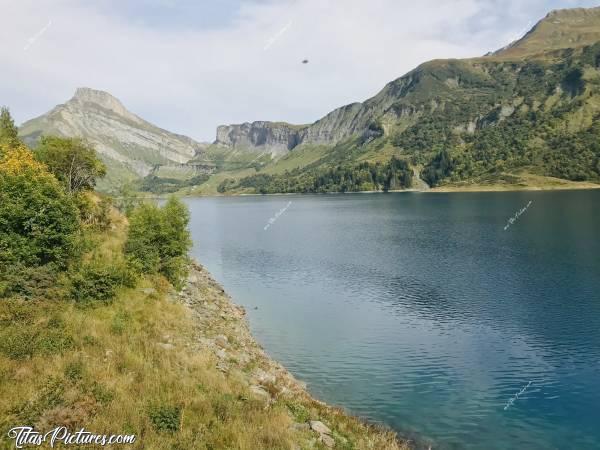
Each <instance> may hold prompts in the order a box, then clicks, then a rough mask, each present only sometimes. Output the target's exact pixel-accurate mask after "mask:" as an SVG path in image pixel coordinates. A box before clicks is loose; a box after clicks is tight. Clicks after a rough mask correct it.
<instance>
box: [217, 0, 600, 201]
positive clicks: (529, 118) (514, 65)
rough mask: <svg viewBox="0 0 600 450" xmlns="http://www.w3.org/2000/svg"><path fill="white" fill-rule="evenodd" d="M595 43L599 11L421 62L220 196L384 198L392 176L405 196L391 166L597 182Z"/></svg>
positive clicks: (599, 61) (406, 180) (434, 176)
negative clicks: (473, 53) (483, 49)
mask: <svg viewBox="0 0 600 450" xmlns="http://www.w3.org/2000/svg"><path fill="white" fill-rule="evenodd" d="M598 41H600V8H593V9H574V10H561V11H555V12H552V13H550V14H549V15H548V16H546V18H544V19H543V20H542V21H540V22H539V23H538V24H537V25H536V26H535V27H534V28H533V29H532V30H531V31H530V32H529V33H528V34H527V35H526V36H525V37H524V38H523V39H521V40H519V41H517V42H515V43H513V44H511V45H510V46H508V47H506V48H504V49H502V50H500V51H498V52H496V53H494V54H490V55H486V56H485V57H481V58H474V59H466V60H435V61H430V62H427V63H425V64H423V65H421V66H419V67H418V68H416V69H415V70H413V71H411V72H409V73H408V74H406V75H405V76H403V77H401V78H399V79H397V80H395V81H392V82H391V83H389V84H388V85H387V86H385V88H384V89H383V90H382V91H381V92H380V93H379V94H377V95H376V96H375V97H373V98H371V99H369V100H367V101H365V102H364V103H358V104H352V105H348V106H346V107H343V108H340V109H338V110H336V111H334V112H332V113H330V114H328V115H327V116H325V117H324V118H323V119H321V120H319V121H317V122H315V123H314V124H312V125H309V126H304V127H300V128H299V129H298V130H297V132H298V136H297V138H295V141H294V139H290V136H289V133H287V134H286V135H285V139H286V142H290V140H291V141H294V142H296V143H297V145H296V146H293V147H292V148H291V149H290V150H289V151H288V152H287V154H284V156H282V157H279V159H277V160H276V161H274V162H271V163H269V164H267V165H266V166H264V167H263V166H261V167H258V168H256V169H255V170H257V171H258V172H259V173H256V174H254V175H252V176H250V177H247V176H246V177H245V178H236V173H232V174H231V175H232V176H231V178H230V179H228V180H225V181H224V182H222V183H221V185H220V189H219V190H220V191H222V192H327V191H353V190H365V189H386V188H390V187H389V184H387V185H386V183H384V182H382V180H384V179H389V178H390V177H391V178H396V179H398V180H403V181H400V182H399V183H396V184H395V188H407V187H411V186H412V185H413V183H412V182H411V181H415V180H416V178H415V177H412V179H411V177H409V176H404V175H403V174H400V173H394V172H393V170H392V169H391V168H390V167H389V165H390V161H391V158H392V157H395V158H398V159H400V160H402V161H405V162H406V163H407V164H408V167H406V168H403V169H402V170H403V171H406V172H408V171H411V170H412V171H413V172H417V173H420V176H421V178H423V179H424V180H425V181H426V182H427V183H428V184H430V185H432V186H440V185H447V184H461V183H462V184H495V183H499V184H505V185H506V184H508V185H511V184H512V185H515V184H519V183H521V181H522V180H523V179H528V180H531V179H533V178H532V177H529V176H528V175H529V174H533V175H535V176H537V177H534V178H535V179H536V180H538V182H539V181H540V180H543V177H555V178H560V179H564V180H571V181H588V182H594V183H597V182H600V144H599V143H600V139H599V138H600V120H599V119H600V42H598ZM260 124H261V127H262V128H264V127H265V126H267V125H265V123H263V122H261V123H260ZM280 126H281V125H279V124H275V123H274V124H271V127H272V128H274V129H275V130H271V131H270V133H269V136H277V135H278V133H277V130H276V129H277V128H278V127H280ZM248 129H249V130H250V131H251V132H252V127H250V128H248ZM286 130H290V128H289V126H287V127H286ZM238 131H239V130H238ZM222 133H223V131H222ZM238 141H243V139H240V138H239V137H238ZM244 142H245V144H246V147H248V142H251V141H249V140H247V139H246V140H245V141H244ZM261 143H262V145H263V149H264V150H268V148H265V146H264V141H262V142H261ZM224 144H225V145H226V144H227V143H226V142H225V143H224ZM315 145H325V146H326V148H327V151H324V152H321V153H322V154H321V156H320V157H319V158H318V159H317V160H312V161H306V163H305V164H299V165H297V166H295V167H289V164H288V167H287V172H286V171H281V170H278V167H280V166H281V165H283V164H286V163H287V162H288V161H289V160H290V159H294V156H293V154H294V153H296V152H297V153H302V152H304V151H306V150H305V149H307V148H314V146H315ZM394 164H395V165H396V166H397V163H393V162H392V165H394ZM244 175H247V172H244ZM219 176H220V177H221V179H222V178H223V175H222V174H220V175H219ZM382 176H383V178H382Z"/></svg>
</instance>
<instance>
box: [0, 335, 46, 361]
mask: <svg viewBox="0 0 600 450" xmlns="http://www.w3.org/2000/svg"><path fill="white" fill-rule="evenodd" d="M36 337H37V333H36V332H34V331H30V330H28V329H22V328H14V327H11V328H8V329H6V330H4V332H2V334H0V353H1V354H3V355H4V356H6V357H8V358H11V359H26V358H31V357H32V356H33V354H34V353H35V345H33V343H34V342H35V340H36Z"/></svg>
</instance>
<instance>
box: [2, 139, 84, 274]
mask: <svg viewBox="0 0 600 450" xmlns="http://www.w3.org/2000/svg"><path fill="white" fill-rule="evenodd" d="M79 229H80V226H79V218H78V213H77V208H76V207H75V205H74V203H73V201H72V199H71V198H70V197H69V196H68V195H66V193H65V192H64V190H63V188H62V187H61V186H60V184H59V183H58V181H57V180H56V179H55V178H54V177H53V176H52V175H51V174H49V173H48V172H47V171H46V169H45V167H44V166H43V165H42V164H40V163H38V162H37V161H35V160H34V158H33V155H32V153H31V152H30V151H29V150H28V149H26V148H25V147H23V146H18V147H17V148H9V149H5V150H4V156H3V158H2V159H1V160H0V230H1V231H0V280H2V279H3V278H4V276H5V275H6V272H7V268H8V267H10V266H12V265H18V264H23V265H24V266H28V267H32V266H42V265H45V264H49V263H55V264H56V265H57V267H64V266H66V264H67V262H68V260H69V258H71V257H72V256H73V255H74V253H75V249H76V245H75V243H76V237H77V233H78V231H79Z"/></svg>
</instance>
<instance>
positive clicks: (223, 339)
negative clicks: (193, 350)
mask: <svg viewBox="0 0 600 450" xmlns="http://www.w3.org/2000/svg"><path fill="white" fill-rule="evenodd" d="M215 343H216V344H217V345H218V346H219V347H222V348H227V347H229V339H228V338H227V336H225V335H222V334H220V335H218V336H217V337H215Z"/></svg>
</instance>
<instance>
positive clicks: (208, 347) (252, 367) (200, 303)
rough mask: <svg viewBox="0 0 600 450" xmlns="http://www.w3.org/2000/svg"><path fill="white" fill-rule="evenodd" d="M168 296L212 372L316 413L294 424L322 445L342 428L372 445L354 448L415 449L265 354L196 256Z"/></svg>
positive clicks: (241, 315)
mask: <svg viewBox="0 0 600 450" xmlns="http://www.w3.org/2000/svg"><path fill="white" fill-rule="evenodd" d="M170 300H171V301H173V302H179V303H181V304H183V305H184V306H185V307H186V308H187V309H188V310H189V312H190V314H191V316H192V320H193V322H194V326H195V342H196V343H195V344H194V346H195V350H197V351H201V352H209V353H211V354H212V355H213V357H214V360H215V364H216V368H217V370H218V371H220V372H221V373H222V374H223V376H225V377H230V376H231V377H236V378H240V377H241V378H242V379H244V380H245V383H247V385H248V387H249V389H250V391H251V392H252V394H253V395H255V396H256V397H258V398H260V399H262V400H264V401H266V402H267V404H269V405H272V404H275V403H276V402H282V401H283V402H297V401H300V402H302V403H307V404H310V405H311V406H312V407H314V408H316V410H318V411H319V414H318V417H310V418H309V419H310V420H308V422H307V421H304V422H298V423H295V424H294V427H296V428H298V429H301V430H304V431H307V432H310V433H311V434H312V435H313V436H314V438H316V440H317V441H318V442H321V443H322V444H323V445H324V446H325V447H329V448H331V447H334V446H335V443H334V442H333V439H332V438H331V437H332V436H333V437H336V436H337V435H338V431H339V432H340V433H342V429H343V427H345V426H348V427H354V428H357V430H358V432H359V433H360V434H361V435H362V436H363V437H364V439H365V445H366V444H367V443H370V444H369V445H371V444H373V445H374V446H373V447H370V446H369V447H363V446H358V447H357V448H381V449H389V450H409V449H414V448H415V447H414V444H415V442H414V441H409V440H402V438H400V437H399V436H398V434H397V433H396V432H395V431H393V430H391V429H390V428H388V427H386V426H382V425H378V424H372V423H369V422H367V421H366V420H365V419H363V418H359V417H355V416H353V415H351V414H349V413H348V412H346V411H344V410H343V409H342V408H339V407H335V406H331V405H328V404H326V403H324V402H322V401H320V400H318V399H316V398H315V397H313V396H312V395H311V393H310V392H309V391H308V389H307V386H306V384H305V383H304V382H302V381H300V380H297V379H296V378H295V377H294V376H293V375H292V374H291V373H290V372H288V370H287V369H286V368H285V367H284V366H283V365H281V364H280V363H278V362H277V361H275V360H273V359H272V358H271V357H270V356H269V355H268V354H267V353H266V352H265V350H264V349H263V348H262V347H261V346H260V344H259V343H258V342H257V341H256V339H255V338H254V336H253V335H252V333H251V332H250V328H249V324H248V321H247V318H246V311H245V309H244V308H243V307H242V306H239V305H237V304H235V303H234V301H233V300H232V299H231V297H230V296H229V295H228V294H227V293H226V292H225V290H224V288H223V287H222V286H221V285H220V284H219V283H218V282H217V281H216V280H215V279H214V278H213V277H212V275H211V274H210V272H209V271H208V270H207V269H206V268H205V267H204V266H202V265H201V264H200V263H199V262H197V261H196V260H193V262H192V264H191V267H190V274H189V277H188V280H187V282H186V284H185V286H184V288H183V289H182V291H181V292H180V293H178V294H175V293H171V298H170ZM317 420H318V421H319V423H323V424H324V425H325V427H326V428H327V429H328V430H329V432H322V431H324V430H321V429H320V425H318V424H317V425H314V424H313V422H314V421H317ZM338 428H339V429H338ZM409 443H412V445H409Z"/></svg>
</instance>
